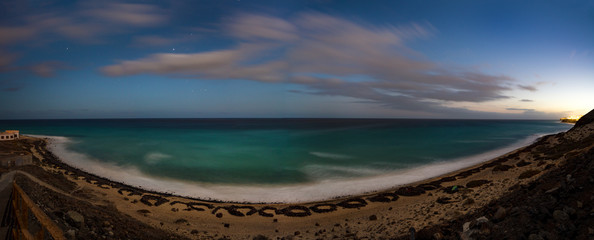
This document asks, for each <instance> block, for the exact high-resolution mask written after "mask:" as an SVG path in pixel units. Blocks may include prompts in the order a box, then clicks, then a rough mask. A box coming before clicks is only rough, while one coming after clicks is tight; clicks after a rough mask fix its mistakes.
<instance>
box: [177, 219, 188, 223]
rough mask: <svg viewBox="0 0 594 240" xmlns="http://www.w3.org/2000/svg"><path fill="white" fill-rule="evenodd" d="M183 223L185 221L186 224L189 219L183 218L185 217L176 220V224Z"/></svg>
mask: <svg viewBox="0 0 594 240" xmlns="http://www.w3.org/2000/svg"><path fill="white" fill-rule="evenodd" d="M182 223H184V224H185V223H188V220H186V219H183V218H180V219H177V220H175V224H182Z"/></svg>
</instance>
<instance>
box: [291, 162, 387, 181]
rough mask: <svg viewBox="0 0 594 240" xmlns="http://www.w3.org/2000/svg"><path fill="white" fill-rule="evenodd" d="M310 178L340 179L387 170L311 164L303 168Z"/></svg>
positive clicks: (316, 179) (380, 172) (377, 173)
mask: <svg viewBox="0 0 594 240" xmlns="http://www.w3.org/2000/svg"><path fill="white" fill-rule="evenodd" d="M302 172H303V173H305V174H306V175H307V176H308V178H309V179H311V180H314V181H321V180H325V179H340V178H348V177H362V176H371V175H379V174H382V173H385V171H382V170H379V169H372V168H368V167H361V166H359V167H344V166H334V165H321V164H310V165H307V166H305V167H303V168H302Z"/></svg>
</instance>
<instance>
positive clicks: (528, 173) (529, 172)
mask: <svg viewBox="0 0 594 240" xmlns="http://www.w3.org/2000/svg"><path fill="white" fill-rule="evenodd" d="M539 173H540V171H539V170H527V171H525V172H523V173H522V174H520V176H518V179H525V178H531V177H532V176H534V175H536V174H539Z"/></svg>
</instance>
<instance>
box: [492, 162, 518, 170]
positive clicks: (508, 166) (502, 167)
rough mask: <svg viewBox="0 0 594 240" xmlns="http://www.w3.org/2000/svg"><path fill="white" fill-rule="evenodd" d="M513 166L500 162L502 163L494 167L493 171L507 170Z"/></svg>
mask: <svg viewBox="0 0 594 240" xmlns="http://www.w3.org/2000/svg"><path fill="white" fill-rule="evenodd" d="M512 168H514V167H512V166H510V165H505V164H500V165H496V166H495V167H493V172H505V171H507V170H510V169H512Z"/></svg>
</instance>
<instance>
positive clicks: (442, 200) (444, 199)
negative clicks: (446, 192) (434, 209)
mask: <svg viewBox="0 0 594 240" xmlns="http://www.w3.org/2000/svg"><path fill="white" fill-rule="evenodd" d="M450 200H452V199H451V198H449V197H439V198H437V203H441V204H446V203H450V202H451V201H450Z"/></svg>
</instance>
